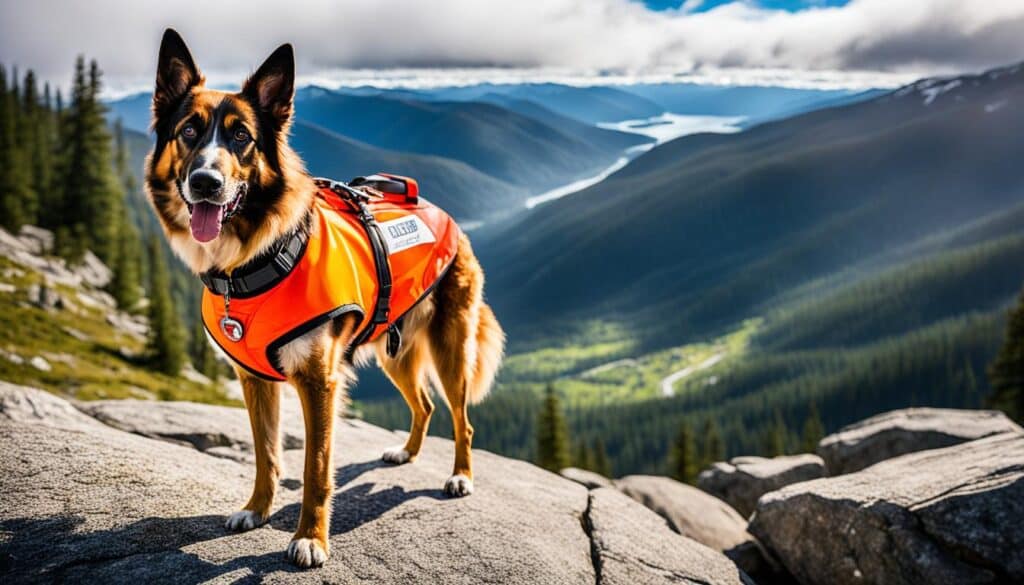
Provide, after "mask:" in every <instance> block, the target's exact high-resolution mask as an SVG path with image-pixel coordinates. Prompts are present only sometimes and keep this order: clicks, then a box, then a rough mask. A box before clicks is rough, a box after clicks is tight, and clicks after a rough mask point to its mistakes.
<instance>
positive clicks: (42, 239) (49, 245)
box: [18, 225, 53, 256]
mask: <svg viewBox="0 0 1024 585" xmlns="http://www.w3.org/2000/svg"><path fill="white" fill-rule="evenodd" d="M18 240H20V241H21V243H22V244H23V245H24V246H25V248H26V249H27V250H28V251H29V252H31V253H32V254H35V255H37V256H44V255H47V254H52V253H53V232H51V231H50V230H44V229H43V228H40V227H36V226H34V225H23V226H21V230H19V231H18Z"/></svg>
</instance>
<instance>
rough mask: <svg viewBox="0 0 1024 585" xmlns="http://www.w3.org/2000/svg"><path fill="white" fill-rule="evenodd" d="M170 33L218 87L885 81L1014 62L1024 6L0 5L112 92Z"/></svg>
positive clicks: (652, 2) (15, 52)
mask: <svg viewBox="0 0 1024 585" xmlns="http://www.w3.org/2000/svg"><path fill="white" fill-rule="evenodd" d="M167 26H173V27H175V28H176V29H178V31H179V32H181V33H182V35H183V36H184V37H185V39H186V41H188V43H189V44H190V46H191V47H192V51H193V53H194V55H195V56H196V58H197V60H198V62H199V65H200V67H201V68H202V69H204V71H205V72H206V73H207V76H208V77H209V78H210V82H211V83H212V84H214V85H225V84H230V83H237V82H238V81H240V80H241V78H242V77H243V76H244V75H245V74H246V73H247V72H249V71H251V70H252V69H253V68H255V67H256V66H257V65H258V64H259V62H260V61H261V60H262V58H263V57H265V56H266V55H267V54H269V53H270V51H272V50H273V49H274V47H275V46H277V45H278V44H280V43H283V42H292V43H293V44H294V45H295V47H296V51H297V58H298V60H299V73H300V77H301V80H302V81H305V82H318V83H325V84H328V85H332V84H333V85H338V84H341V83H344V84H358V83H364V82H366V81H368V80H371V81H373V82H374V83H376V84H378V85H405V86H414V85H431V84H434V85H436V84H451V83H466V82H470V81H479V80H483V79H494V80H499V81H501V80H505V81H508V80H514V79H561V80H567V81H572V82H574V83H587V82H588V80H591V79H593V78H594V77H595V76H600V75H603V76H606V77H611V79H613V80H619V81H629V80H637V79H641V80H658V79H666V78H668V77H671V76H679V75H680V74H682V75H683V78H685V79H693V80H697V81H704V82H709V83H730V84H750V83H762V84H764V83H767V84H781V85H790V86H820V87H868V86H892V85H896V84H899V83H903V82H904V81H907V80H910V79H913V78H914V77H918V76H923V75H939V74H950V73H957V72H962V71H973V70H979V69H983V68H986V67H990V66H995V65H1001V64H1008V63H1011V62H1017V61H1021V60H1024V0H974V1H969V0H647V2H638V1H631V0H429V1H418V0H376V1H362V0H335V1H331V0H287V1H284V2H273V3H272V2H264V1H258V0H216V1H211V0H176V1H174V2H151V1H147V0H92V1H90V2H80V1H70V0H64V1H61V0H32V1H26V2H15V1H4V2H2V3H0V62H3V63H6V64H8V65H17V66H19V67H22V68H26V67H32V68H34V69H35V70H36V71H37V72H38V73H39V74H40V76H41V77H43V78H44V79H50V80H54V81H57V82H60V83H64V82H65V80H66V79H67V78H68V77H69V74H70V68H71V64H72V62H73V60H74V57H75V55H76V54H78V53H84V54H86V55H87V56H88V57H90V58H96V59H97V60H98V61H99V63H100V65H101V67H102V68H103V69H104V70H105V71H106V81H107V84H108V88H109V90H110V92H111V93H124V92H127V91H131V90H138V89H143V88H146V87H148V86H149V85H151V83H152V77H153V68H154V67H155V61H156V53H157V49H158V43H159V39H160V35H161V33H162V31H163V29H164V28H165V27H167Z"/></svg>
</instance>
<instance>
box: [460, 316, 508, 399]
mask: <svg viewBox="0 0 1024 585" xmlns="http://www.w3.org/2000/svg"><path fill="white" fill-rule="evenodd" d="M504 353H505V332H504V331H502V329H501V324H500V323H498V319H497V318H495V316H494V311H492V310H491V308H490V307H489V306H487V304H486V303H483V302H481V303H480V317H479V320H478V321H477V329H476V364H474V368H473V373H472V375H471V376H470V379H469V388H468V389H467V391H468V398H469V402H470V404H476V403H477V402H480V401H481V400H483V399H484V397H485V396H487V393H488V392H490V391H491V386H492V385H494V375H495V374H496V373H497V372H498V366H500V365H501V358H502V355H503V354H504Z"/></svg>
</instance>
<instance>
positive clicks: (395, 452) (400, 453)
mask: <svg viewBox="0 0 1024 585" xmlns="http://www.w3.org/2000/svg"><path fill="white" fill-rule="evenodd" d="M380 458H381V459H383V460H384V461H387V462H388V463H394V464H395V465H401V464H403V463H408V462H410V461H412V457H411V456H410V455H409V452H408V451H406V450H405V447H404V446H401V447H392V448H390V449H385V450H384V453H383V454H381V456H380Z"/></svg>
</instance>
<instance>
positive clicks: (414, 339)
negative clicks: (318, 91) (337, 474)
mask: <svg viewBox="0 0 1024 585" xmlns="http://www.w3.org/2000/svg"><path fill="white" fill-rule="evenodd" d="M294 94H295V58H294V51H293V49H292V46H291V45H289V44H286V45H282V46H281V47H279V48H278V49H277V50H275V51H274V52H273V53H272V54H271V55H270V57H268V58H267V60H266V61H265V62H264V63H263V64H262V65H261V66H260V67H259V68H258V69H257V70H256V72H255V73H254V74H252V75H251V76H250V77H249V78H248V79H247V80H246V81H245V83H244V85H243V87H242V89H241V91H239V92H237V93H232V92H225V91H217V90H213V89H209V88H207V87H205V78H204V76H203V75H202V73H200V70H199V69H198V68H197V67H196V64H195V61H194V60H193V58H192V55H191V53H190V51H189V49H188V47H187V46H186V45H185V42H184V40H182V38H181V36H180V35H178V33H177V32H175V31H174V30H172V29H168V30H167V31H166V32H165V33H164V36H163V40H162V42H161V46H160V54H159V59H158V64H157V75H156V87H155V90H154V92H153V103H152V129H153V131H154V133H155V135H156V144H155V146H154V148H153V150H152V152H151V153H150V154H149V156H148V158H147V160H146V179H145V183H146V191H147V195H148V198H149V201H150V203H151V206H152V208H153V209H154V211H155V213H156V216H157V217H158V218H159V221H160V224H161V226H162V228H163V231H164V232H165V235H166V237H167V239H168V241H169V243H170V246H171V248H172V249H173V250H174V252H175V253H176V254H177V255H178V256H179V257H180V258H181V259H182V260H183V261H184V262H185V263H186V264H187V265H188V267H189V268H190V269H191V270H192V271H193V272H194V273H196V274H197V275H202V274H207V273H210V272H211V271H221V272H223V273H226V274H231V273H232V271H236V270H240V269H243V268H244V267H245V266H246V265H248V264H249V263H251V262H253V261H254V260H255V259H258V258H260V257H261V255H264V254H267V253H268V251H269V250H274V249H276V248H275V247H276V246H279V244H280V242H282V241H283V239H284V238H286V237H288V236H289V234H293V233H296V232H297V231H300V230H302V229H304V228H303V226H304V225H306V224H307V223H308V222H309V217H310V214H311V213H312V209H313V206H314V200H315V198H316V193H317V190H318V186H317V184H316V183H315V182H314V180H313V178H311V176H310V175H309V174H308V173H307V172H306V170H305V167H304V165H303V163H302V161H301V160H300V159H299V157H298V156H297V155H296V153H295V152H294V151H293V150H292V149H291V148H290V147H289V145H288V133H289V127H290V124H291V121H292V117H293V113H294ZM200 208H201V209H203V210H204V211H203V212H202V213H204V214H207V215H210V213H211V212H210V211H209V210H211V209H213V210H214V211H215V212H216V217H215V219H216V220H217V221H215V222H214V221H213V220H208V218H206V216H204V218H200V219H196V218H194V217H192V213H193V212H195V213H199V211H198V210H199V209H200ZM221 219H223V224H221V223H220V221H221ZM196 223H200V224H202V225H201V227H199V228H197V227H196ZM339 269H341V268H339ZM483 286H484V274H483V271H482V269H481V267H480V264H479V262H478V261H477V259H476V257H475V256H474V254H473V250H472V247H471V246H470V242H469V239H468V238H467V237H466V236H465V234H461V233H460V234H459V236H458V240H457V248H456V250H455V254H454V258H453V259H452V261H451V264H450V266H449V268H448V269H447V271H446V272H445V273H444V275H443V276H442V277H441V278H440V280H439V281H438V282H437V284H436V286H435V287H434V288H433V289H432V290H431V291H429V294H426V296H424V297H423V298H422V300H421V301H420V302H418V303H417V304H415V306H414V307H413V308H412V309H411V310H409V311H408V312H407V313H406V314H405V315H404V316H403V318H402V319H401V321H400V334H401V339H402V340H403V342H402V344H401V347H400V349H399V350H398V351H397V352H392V351H390V349H389V348H386V345H387V339H385V338H386V337H389V336H383V335H382V336H380V338H378V339H376V340H374V341H370V342H367V343H365V344H363V345H362V346H360V347H358V348H354V347H353V346H354V344H355V342H356V341H358V340H357V339H356V335H357V329H358V327H359V324H360V318H359V316H358V315H356V314H354V313H351V312H349V313H343V314H341V315H339V316H337V317H334V318H331V319H330V320H329V321H327V322H326V323H324V324H323V325H320V326H318V327H316V328H315V329H313V330H312V331H309V332H306V333H304V334H302V335H301V336H299V337H297V338H295V339H294V340H291V341H289V342H288V343H287V344H286V345H283V346H282V347H280V348H279V349H278V350H277V352H276V356H274V357H275V358H276V360H277V362H278V363H280V367H281V369H282V371H283V372H284V375H285V377H286V379H287V382H289V383H290V384H291V385H292V386H294V387H295V388H296V390H297V391H298V395H299V398H300V400H301V403H302V411H303V416H304V417H305V428H306V442H305V469H304V472H303V495H302V511H301V514H300V517H299V522H298V527H297V529H296V532H295V535H294V537H293V539H292V541H291V543H290V544H289V546H288V549H287V552H286V555H287V558H288V559H289V560H290V561H291V562H292V563H294V564H295V565H297V566H299V567H315V566H320V565H323V563H324V562H325V561H326V560H327V558H328V556H329V553H330V544H329V539H328V537H329V534H328V531H329V523H330V513H331V512H330V511H331V493H332V488H333V484H334V480H333V466H332V462H331V446H332V435H333V426H334V421H335V418H336V414H335V409H336V403H337V402H338V401H339V397H342V396H344V394H345V392H346V389H347V387H348V385H349V384H351V383H352V382H353V381H354V379H355V377H354V368H353V365H352V362H353V361H354V362H356V363H359V362H360V360H361V359H367V360H368V359H372V357H373V356H374V355H375V356H376V361H377V363H378V365H379V366H380V367H381V369H382V370H383V371H384V373H385V374H386V375H387V377H388V378H389V379H390V380H391V381H392V382H393V383H394V385H395V387H397V388H398V390H399V392H401V394H402V396H403V397H404V398H405V400H406V402H407V403H408V405H409V409H410V411H411V412H412V425H411V429H410V432H409V437H408V439H407V440H406V442H405V444H404V445H400V446H396V447H394V448H390V449H387V450H385V451H384V453H383V455H382V458H383V459H384V460H385V461H387V462H390V463H395V464H402V463H410V462H412V461H415V460H416V457H417V455H418V454H419V452H420V447H421V446H422V444H423V439H424V436H425V435H426V432H427V426H428V424H429V422H430V416H431V413H432V412H433V409H434V405H433V402H432V401H431V397H430V395H429V393H428V386H431V385H432V386H433V387H434V388H436V389H437V390H438V392H439V393H440V394H442V395H443V397H444V398H445V402H446V403H447V405H448V408H449V409H450V410H451V414H452V420H453V427H454V436H455V464H454V468H453V470H452V475H451V477H450V478H449V479H448V480H447V481H446V482H445V485H444V492H445V493H446V494H447V495H449V496H453V497H459V496H466V495H469V494H471V493H472V492H473V469H472V461H471V456H472V454H471V445H472V439H473V427H472V425H471V424H470V422H469V416H468V413H467V405H468V404H470V403H475V402H477V401H479V400H481V399H482V398H483V397H484V396H485V395H486V394H487V392H488V391H489V389H490V387H491V386H492V383H493V380H494V376H495V373H496V371H497V369H498V367H499V365H500V363H501V359H502V354H503V351H504V340H505V336H504V333H503V331H502V329H501V326H500V325H499V323H498V321H497V320H496V318H495V316H494V313H493V311H492V310H491V308H490V307H489V306H488V305H487V304H486V303H485V302H484V300H483ZM227 300H228V299H227V298H225V301H227ZM353 349H358V351H357V352H356V354H355V358H354V359H349V358H350V357H351V352H352V350H353ZM235 370H236V372H237V374H238V378H239V379H240V380H241V385H242V390H243V393H244V398H245V405H246V408H247V409H248V413H249V420H250V423H251V426H252V434H253V446H254V450H255V459H256V480H255V485H254V486H253V491H252V496H251V497H250V498H249V501H248V502H247V503H246V504H245V506H244V507H243V508H242V509H241V510H240V511H237V512H234V513H233V514H231V515H230V516H229V517H228V518H227V521H226V527H227V528H228V529H230V530H233V531H244V530H250V529H253V528H256V527H258V526H260V525H262V524H264V523H265V522H266V521H267V519H268V518H269V516H270V511H271V506H272V504H273V499H274V493H275V490H276V488H277V485H278V481H279V477H280V473H281V463H280V461H281V455H280V444H279V399H280V392H281V383H279V382H275V381H270V380H267V379H264V378H262V377H260V376H257V375H254V374H253V373H252V372H250V371H248V370H247V369H245V368H243V367H238V366H237V365H236V367H235Z"/></svg>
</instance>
